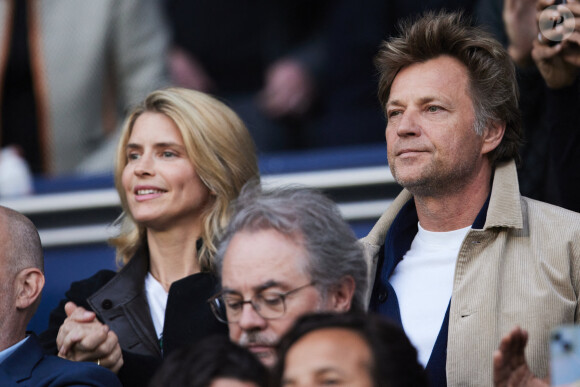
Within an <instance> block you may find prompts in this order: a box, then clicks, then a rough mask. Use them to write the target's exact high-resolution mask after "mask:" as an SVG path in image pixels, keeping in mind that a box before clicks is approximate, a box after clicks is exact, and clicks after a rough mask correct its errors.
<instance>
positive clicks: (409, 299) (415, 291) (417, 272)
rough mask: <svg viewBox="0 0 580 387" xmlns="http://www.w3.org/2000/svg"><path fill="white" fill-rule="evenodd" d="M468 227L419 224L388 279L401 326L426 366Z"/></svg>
mask: <svg viewBox="0 0 580 387" xmlns="http://www.w3.org/2000/svg"><path fill="white" fill-rule="evenodd" d="M470 228H471V226H470V227H466V228H462V229H459V230H454V231H448V232H432V231H427V230H425V229H423V228H422V227H421V225H420V224H419V232H418V233H417V235H415V238H414V239H413V242H412V243H411V248H410V249H409V251H407V253H406V254H405V255H404V257H403V260H402V261H401V262H399V264H398V265H397V267H396V268H395V271H394V272H393V274H392V275H391V278H390V279H389V282H390V283H391V285H392V286H393V288H394V290H395V292H396V293H397V300H398V302H399V310H400V312H401V321H402V323H403V328H404V329H405V332H406V333H407V336H408V337H409V340H411V343H413V345H414V346H415V347H416V348H417V351H418V353H419V361H420V362H421V363H422V364H423V366H427V362H428V361H429V357H430V356H431V352H432V351H433V346H434V345H435V341H436V340H437V335H438V334H439V330H440V329H441V324H442V323H443V319H444V317H445V312H446V311H447V306H448V305H449V300H450V299H451V293H452V291H453V275H454V273H455V262H456V260H457V255H458V253H459V249H460V247H461V244H462V242H463V239H464V238H465V235H467V232H468V231H469V229H470Z"/></svg>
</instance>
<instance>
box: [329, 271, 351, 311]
mask: <svg viewBox="0 0 580 387" xmlns="http://www.w3.org/2000/svg"><path fill="white" fill-rule="evenodd" d="M355 288H356V284H355V282H354V278H352V277H351V276H350V275H346V276H344V277H342V279H341V280H340V283H339V284H338V285H336V286H335V287H333V289H332V290H331V292H330V294H329V300H328V301H329V306H330V309H331V310H332V311H335V312H348V311H349V310H350V306H351V304H352V297H353V296H354V290H355Z"/></svg>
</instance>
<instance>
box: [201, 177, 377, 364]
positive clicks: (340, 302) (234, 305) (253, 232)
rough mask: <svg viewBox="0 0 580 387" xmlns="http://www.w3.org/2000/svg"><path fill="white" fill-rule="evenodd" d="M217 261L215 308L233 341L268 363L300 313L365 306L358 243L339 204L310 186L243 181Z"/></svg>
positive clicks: (364, 267)
mask: <svg viewBox="0 0 580 387" xmlns="http://www.w3.org/2000/svg"><path fill="white" fill-rule="evenodd" d="M216 264H217V266H218V273H220V276H221V282H222V291H221V292H220V293H218V294H216V295H215V296H213V297H212V298H211V299H210V300H209V302H210V304H211V306H212V310H213V312H214V314H215V316H216V318H217V319H218V320H219V321H221V322H223V323H226V324H228V326H229V331H230V338H231V340H232V341H234V342H236V343H238V344H240V345H242V346H244V347H247V348H248V349H249V350H250V351H252V352H253V353H254V354H255V355H256V356H257V357H258V358H259V359H260V360H261V361H262V363H264V364H265V365H267V366H272V365H274V363H275V362H276V356H275V345H276V344H277V342H278V340H279V338H280V337H281V336H282V335H283V334H284V333H286V331H287V330H289V329H290V327H291V326H292V325H293V323H294V321H295V320H296V319H297V318H298V317H300V316H302V315H304V314H306V313H311V312H316V311H334V312H347V311H349V310H351V309H356V310H364V309H365V302H364V300H365V299H366V292H367V265H366V262H365V260H364V257H363V253H362V250H361V246H360V245H359V243H358V241H357V239H356V236H355V235H354V233H353V232H352V230H351V228H350V226H349V225H348V224H347V223H346V222H345V221H344V220H343V219H342V217H341V215H340V212H339V210H338V207H337V206H336V204H335V203H334V202H333V201H332V200H330V199H328V198H327V197H325V196H324V195H323V194H321V193H320V192H318V191H316V190H313V189H310V188H303V187H286V188H279V189H274V190H271V191H264V190H262V189H261V188H260V186H259V185H257V184H249V185H247V186H246V187H244V189H243V190H242V193H241V194H240V196H239V197H238V199H237V200H236V202H235V204H234V215H233V217H232V219H231V220H230V224H229V226H228V228H227V231H226V234H225V236H224V238H223V239H222V241H221V243H220V247H219V249H218V253H217V255H216Z"/></svg>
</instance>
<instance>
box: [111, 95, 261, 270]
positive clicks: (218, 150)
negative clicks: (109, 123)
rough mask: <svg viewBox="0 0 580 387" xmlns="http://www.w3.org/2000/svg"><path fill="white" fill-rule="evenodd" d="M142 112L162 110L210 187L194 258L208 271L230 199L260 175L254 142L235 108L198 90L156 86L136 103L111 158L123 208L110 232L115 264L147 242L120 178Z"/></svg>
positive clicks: (143, 228)
mask: <svg viewBox="0 0 580 387" xmlns="http://www.w3.org/2000/svg"><path fill="white" fill-rule="evenodd" d="M145 112H151V113H160V114H164V115H165V116H167V117H169V118H170V119H171V120H172V121H173V122H174V123H175V125H176V126H177V128H178V129H179V132H180V133H181V136H182V137H183V142H184V145H185V149H186V151H187V155H188V157H189V159H190V160H191V162H192V164H193V165H194V166H195V168H196V172H197V174H198V175H199V177H200V179H201V181H203V183H204V184H205V185H206V186H207V188H208V189H209V191H210V192H211V196H212V197H213V202H212V203H211V205H210V206H209V207H208V209H207V210H206V211H205V213H204V214H203V215H202V216H203V221H202V223H203V229H202V235H201V238H202V240H203V244H202V247H201V250H200V251H198V257H197V258H198V260H199V263H200V268H201V270H202V271H213V270H214V263H213V257H214V255H215V252H216V249H217V246H216V243H217V241H218V240H219V238H220V237H221V235H222V233H223V232H224V229H225V227H226V225H227V223H228V220H229V218H230V215H231V214H230V209H229V204H230V202H231V201H232V200H233V199H235V198H236V197H237V196H238V194H239V193H240V190H241V189H242V186H243V185H244V184H245V183H246V182H247V181H248V180H250V179H257V180H259V171H258V162H257V156H256V151H255V146H254V142H253V141H252V138H251V136H250V133H249V132H248V130H247V128H246V126H245V125H244V123H243V122H242V120H241V119H240V118H239V117H238V116H237V115H236V113H234V112H233V111H232V110H231V109H230V108H229V107H227V106H226V105H225V104H224V103H222V102H220V101H218V100H217V99H215V98H213V97H211V96H209V95H207V94H204V93H201V92H198V91H194V90H188V89H183V88H168V89H162V90H157V91H154V92H152V93H151V94H149V95H148V96H147V98H145V100H144V101H143V102H142V103H141V104H140V105H138V106H137V107H135V108H134V109H133V110H132V111H131V113H130V114H129V116H128V117H127V119H126V120H125V123H124V125H123V128H122V131H121V138H120V141H119V145H118V147H117V155H116V163H115V186H116V188H117V192H118V193H119V197H120V199H121V206H122V208H123V213H122V214H121V216H120V217H119V219H117V223H118V224H120V228H121V231H120V234H119V235H118V236H117V237H114V238H111V239H110V240H109V243H110V244H111V245H113V246H115V247H116V249H117V258H116V259H117V264H118V265H119V266H120V267H121V266H123V265H125V264H127V262H129V260H130V259H131V257H133V255H134V254H135V253H136V251H137V250H138V249H139V248H140V247H142V246H145V245H146V243H147V241H146V232H145V227H143V226H142V225H140V224H138V223H137V222H135V220H134V219H133V217H132V216H131V213H130V211H129V206H128V203H127V197H126V195H125V190H124V188H123V185H122V182H121V177H122V174H123V170H124V168H125V166H126V165H127V154H126V146H127V143H128V141H129V137H130V136H131V132H132V130H133V126H134V125H135V121H136V120H137V118H139V116H141V115H142V114H143V113H145Z"/></svg>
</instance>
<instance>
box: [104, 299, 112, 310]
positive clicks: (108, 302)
mask: <svg viewBox="0 0 580 387" xmlns="http://www.w3.org/2000/svg"><path fill="white" fill-rule="evenodd" d="M101 306H102V307H103V309H105V310H108V309H111V308H112V307H113V301H111V300H109V299H108V298H107V299H106V300H103V302H101Z"/></svg>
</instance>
